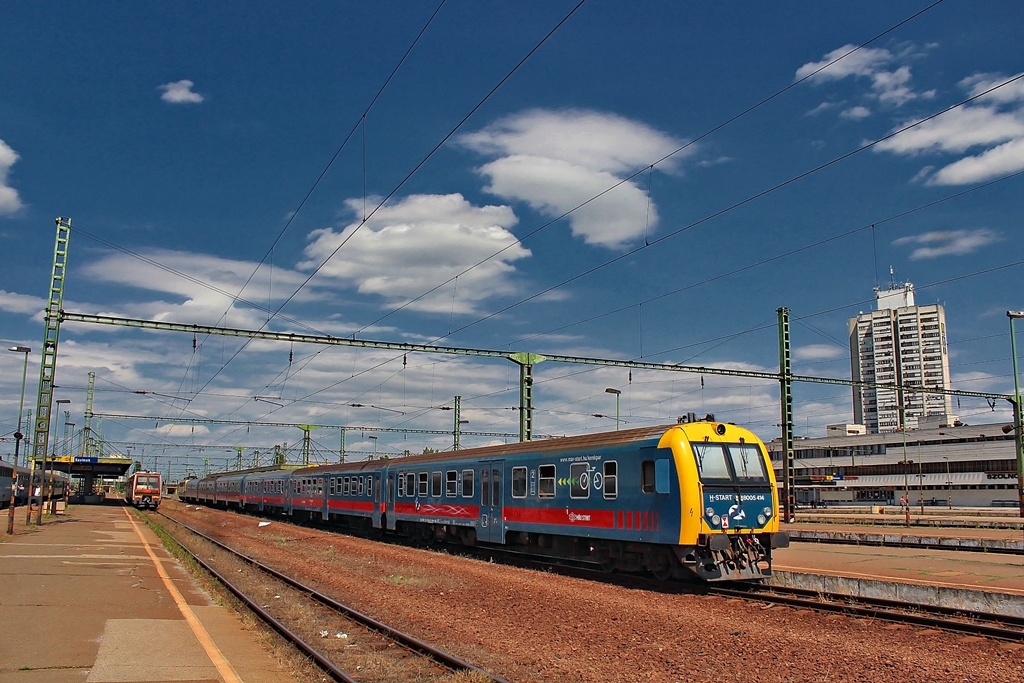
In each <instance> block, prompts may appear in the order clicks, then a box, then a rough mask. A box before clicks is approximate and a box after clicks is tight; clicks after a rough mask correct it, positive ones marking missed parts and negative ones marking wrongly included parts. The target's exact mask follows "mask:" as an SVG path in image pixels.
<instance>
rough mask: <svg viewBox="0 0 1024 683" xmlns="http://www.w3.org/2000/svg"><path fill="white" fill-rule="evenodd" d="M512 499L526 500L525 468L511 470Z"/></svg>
mask: <svg viewBox="0 0 1024 683" xmlns="http://www.w3.org/2000/svg"><path fill="white" fill-rule="evenodd" d="M512 497H513V498H526V468H525V467H513V468H512Z"/></svg>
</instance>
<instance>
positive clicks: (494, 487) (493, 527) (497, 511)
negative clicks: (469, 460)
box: [477, 460, 505, 543]
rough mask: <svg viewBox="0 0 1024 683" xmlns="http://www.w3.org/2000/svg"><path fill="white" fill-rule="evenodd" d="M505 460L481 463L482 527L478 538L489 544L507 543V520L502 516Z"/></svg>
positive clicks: (478, 532)
mask: <svg viewBox="0 0 1024 683" xmlns="http://www.w3.org/2000/svg"><path fill="white" fill-rule="evenodd" d="M504 468H505V461H504V460H484V461H483V462H481V463H480V526H479V529H478V531H477V538H479V539H480V540H481V541H487V542H489V543H504V542H505V520H504V516H503V514H502V512H503V509H504V497H503V492H502V485H501V484H502V478H503V477H502V473H503V471H504Z"/></svg>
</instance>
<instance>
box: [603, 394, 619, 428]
mask: <svg viewBox="0 0 1024 683" xmlns="http://www.w3.org/2000/svg"><path fill="white" fill-rule="evenodd" d="M604 393H606V394H615V431H619V396H620V395H621V394H622V392H621V391H619V390H618V389H612V388H611V387H609V388H607V389H605V390H604Z"/></svg>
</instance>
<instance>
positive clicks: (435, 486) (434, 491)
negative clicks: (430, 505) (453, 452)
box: [430, 472, 441, 498]
mask: <svg viewBox="0 0 1024 683" xmlns="http://www.w3.org/2000/svg"><path fill="white" fill-rule="evenodd" d="M430 495H431V497H433V498H440V497H441V473H440V472H431V473H430Z"/></svg>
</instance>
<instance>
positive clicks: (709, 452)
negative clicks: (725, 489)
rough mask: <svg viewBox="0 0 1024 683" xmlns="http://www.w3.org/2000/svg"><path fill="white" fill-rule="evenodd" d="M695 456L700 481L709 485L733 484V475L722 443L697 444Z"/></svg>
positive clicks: (695, 445)
mask: <svg viewBox="0 0 1024 683" xmlns="http://www.w3.org/2000/svg"><path fill="white" fill-rule="evenodd" d="M693 455H694V457H695V458H696V459H697V471H698V472H700V480H701V481H702V482H704V483H705V484H707V483H726V484H731V483H732V474H730V472H729V465H728V463H727V462H726V453H725V448H724V447H723V446H722V444H720V443H708V442H704V443H695V444H693Z"/></svg>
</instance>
